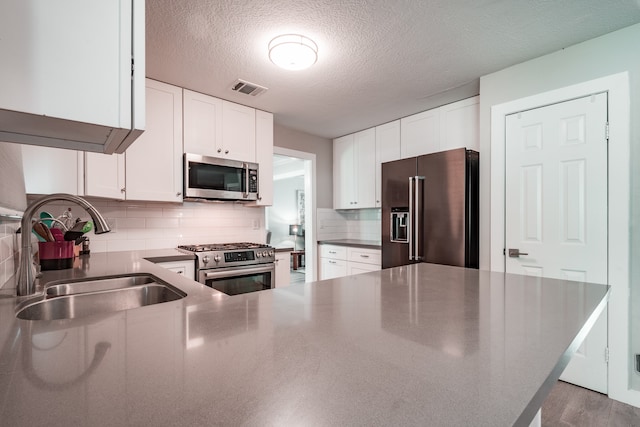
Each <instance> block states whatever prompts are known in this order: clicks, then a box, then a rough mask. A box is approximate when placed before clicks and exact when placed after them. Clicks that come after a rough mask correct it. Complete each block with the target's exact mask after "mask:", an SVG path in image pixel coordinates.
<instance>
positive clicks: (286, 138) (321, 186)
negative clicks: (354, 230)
mask: <svg viewBox="0 0 640 427" xmlns="http://www.w3.org/2000/svg"><path fill="white" fill-rule="evenodd" d="M273 145H275V146H276V147H282V148H289V149H291V150H298V151H304V152H307V153H314V154H315V155H316V183H317V184H316V192H317V194H316V203H317V204H316V207H317V208H333V142H332V141H331V140H330V139H326V138H321V137H319V136H313V135H309V134H308V133H304V132H300V131H297V130H294V129H290V128H287V127H284V126H279V125H277V124H275V125H274V126H273Z"/></svg>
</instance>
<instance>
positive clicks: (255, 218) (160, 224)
mask: <svg viewBox="0 0 640 427" xmlns="http://www.w3.org/2000/svg"><path fill="white" fill-rule="evenodd" d="M32 199H33V197H32V196H29V200H32ZM86 199H87V200H88V201H89V202H91V204H93V205H94V206H95V207H96V209H98V211H99V212H100V213H101V214H102V215H103V216H104V217H105V218H106V220H107V222H108V223H109V225H110V227H111V231H110V232H109V233H105V234H100V235H97V234H95V233H94V232H93V231H92V232H89V234H88V236H89V238H90V240H91V250H92V251H94V252H114V251H128V250H144V249H163V248H174V247H176V246H178V245H183V244H205V243H228V242H242V241H247V242H256V243H264V242H265V241H266V232H265V225H264V208H252V207H245V206H244V205H242V204H241V203H229V202H225V203H195V202H185V203H183V204H177V203H150V202H149V203H144V202H128V201H122V202H120V201H111V200H104V199H98V198H90V197H87V198H86ZM68 207H70V208H71V212H72V214H73V216H74V218H75V217H77V216H80V217H81V218H82V219H90V218H89V215H88V214H87V213H86V212H84V210H83V209H82V208H80V207H79V206H76V205H74V204H72V203H63V202H56V203H50V204H47V205H45V206H44V207H43V209H46V211H47V212H50V213H51V214H52V215H53V216H54V217H57V216H59V215H60V214H61V213H62V212H64V211H65V210H66V209H67V208H68Z"/></svg>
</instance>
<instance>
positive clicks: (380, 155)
mask: <svg viewBox="0 0 640 427" xmlns="http://www.w3.org/2000/svg"><path fill="white" fill-rule="evenodd" d="M398 159H400V120H396V121H394V122H391V123H386V124H384V125H380V126H377V127H376V178H375V179H376V207H381V206H382V203H381V201H382V164H383V163H385V162H391V161H393V160H398Z"/></svg>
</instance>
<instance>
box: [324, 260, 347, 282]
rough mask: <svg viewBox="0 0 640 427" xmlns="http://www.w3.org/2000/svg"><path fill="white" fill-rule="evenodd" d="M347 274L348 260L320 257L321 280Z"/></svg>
mask: <svg viewBox="0 0 640 427" xmlns="http://www.w3.org/2000/svg"><path fill="white" fill-rule="evenodd" d="M346 275H347V261H343V260H339V259H331V258H320V280H325V279H334V278H336V277H343V276H346Z"/></svg>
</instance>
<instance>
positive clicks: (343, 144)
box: [333, 128, 376, 209]
mask: <svg viewBox="0 0 640 427" xmlns="http://www.w3.org/2000/svg"><path fill="white" fill-rule="evenodd" d="M375 153H376V130H375V128H371V129H367V130H363V131H361V132H357V133H355V134H351V135H346V136H343V137H341V138H336V139H335V140H334V141H333V208H334V209H362V208H373V207H375V191H376V190H375V180H374V170H375V162H376V157H375V156H376V154H375Z"/></svg>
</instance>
